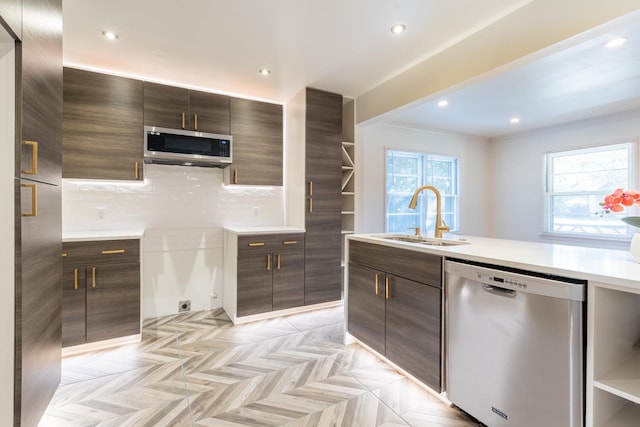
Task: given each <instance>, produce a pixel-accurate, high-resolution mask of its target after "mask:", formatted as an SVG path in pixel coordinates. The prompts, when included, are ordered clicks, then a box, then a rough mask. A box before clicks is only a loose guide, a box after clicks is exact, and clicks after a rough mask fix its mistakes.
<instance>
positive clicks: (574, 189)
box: [545, 143, 634, 238]
mask: <svg viewBox="0 0 640 427" xmlns="http://www.w3.org/2000/svg"><path fill="white" fill-rule="evenodd" d="M633 159H634V145H633V143H624V144H616V145H608V146H602V147H594V148H587V149H581V150H572V151H564V152H560V153H551V154H547V155H546V167H547V174H546V175H547V176H546V191H545V193H546V198H545V199H546V224H545V231H546V232H548V233H558V234H569V235H573V236H576V237H577V236H587V237H614V238H615V237H627V236H630V231H631V230H629V227H627V226H626V225H625V223H623V222H622V221H620V217H623V216H627V215H630V211H629V210H627V211H626V212H623V213H622V214H608V215H604V216H600V215H597V213H598V212H600V211H601V210H602V208H601V207H600V205H599V203H600V202H601V201H602V200H603V199H604V196H606V195H607V194H610V193H612V192H613V191H614V190H615V189H616V188H625V189H627V188H632V187H634V185H633V183H634V176H633V163H634V162H633ZM631 214H632V213H631Z"/></svg>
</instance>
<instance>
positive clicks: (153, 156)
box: [144, 126, 233, 168]
mask: <svg viewBox="0 0 640 427" xmlns="http://www.w3.org/2000/svg"><path fill="white" fill-rule="evenodd" d="M232 140H233V138H232V137H231V135H218V134H214V133H205V132H196V131H189V130H180V129H167V128H159V127H154V126H145V127H144V162H145V163H158V164H165V165H182V166H204V167H214V168H223V167H225V166H228V165H230V164H231V160H232V152H233V147H232Z"/></svg>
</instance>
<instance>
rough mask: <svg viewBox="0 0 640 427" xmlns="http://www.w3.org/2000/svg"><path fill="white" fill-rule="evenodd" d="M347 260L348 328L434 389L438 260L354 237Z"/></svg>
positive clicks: (438, 386) (439, 298) (439, 299)
mask: <svg viewBox="0 0 640 427" xmlns="http://www.w3.org/2000/svg"><path fill="white" fill-rule="evenodd" d="M349 258H350V262H349V275H348V298H347V311H348V323H347V329H348V332H349V333H350V334H351V335H353V336H354V337H356V338H358V339H359V340H361V341H362V342H363V343H365V344H367V345H368V346H370V347H371V348H372V349H374V350H375V351H377V352H378V353H380V354H382V355H385V356H386V357H387V358H388V359H389V360H390V361H392V362H393V363H395V364H396V365H398V366H399V367H401V368H402V369H404V370H406V371H407V372H409V373H410V374H412V375H413V376H415V377H416V378H417V379H419V380H420V381H422V382H424V383H425V384H427V385H428V386H429V387H430V388H432V389H433V390H435V391H437V392H440V391H441V389H442V385H441V349H442V334H441V331H442V323H441V318H442V316H441V314H442V308H441V307H442V285H441V284H442V281H441V277H442V258H441V257H440V256H436V255H430V254H425V253H421V252H415V251H411V250H406V249H398V248H392V247H386V246H382V245H374V244H369V243H363V242H357V241H350V242H349ZM407 276H408V277H407ZM420 278H421V279H420ZM416 279H418V280H416Z"/></svg>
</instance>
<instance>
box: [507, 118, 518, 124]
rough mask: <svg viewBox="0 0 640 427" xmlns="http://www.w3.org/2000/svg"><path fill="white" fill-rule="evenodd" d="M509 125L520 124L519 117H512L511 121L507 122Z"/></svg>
mask: <svg viewBox="0 0 640 427" xmlns="http://www.w3.org/2000/svg"><path fill="white" fill-rule="evenodd" d="M509 123H511V124H512V125H515V124H518V123H520V117H512V118H511V120H509Z"/></svg>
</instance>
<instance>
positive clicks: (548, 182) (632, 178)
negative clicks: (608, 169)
mask: <svg viewBox="0 0 640 427" xmlns="http://www.w3.org/2000/svg"><path fill="white" fill-rule="evenodd" d="M637 145H638V141H637V140H635V139H625V140H619V141H616V142H611V143H607V144H597V145H592V146H588V147H577V148H571V149H564V150H561V151H553V152H548V153H545V154H544V156H543V163H544V169H543V175H544V176H543V178H544V180H543V200H544V212H543V230H542V235H545V236H549V237H561V238H570V239H576V240H609V241H628V240H630V239H631V237H632V236H633V234H634V230H633V227H631V226H626V233H625V234H617V235H616V234H611V233H606V234H605V233H588V232H568V231H554V230H553V226H554V224H553V221H552V217H553V212H552V209H553V198H554V197H555V196H559V195H563V194H565V195H579V194H584V195H587V196H588V195H593V196H597V197H599V198H600V200H603V199H604V197H605V196H606V195H608V194H611V193H612V192H613V191H614V190H615V189H616V188H618V187H616V188H610V189H609V188H607V189H606V190H600V191H597V190H594V191H575V192H569V191H567V192H557V191H551V190H552V185H553V178H554V176H556V175H555V174H552V173H551V169H552V167H551V164H552V161H553V159H555V158H557V157H561V156H570V155H572V154H573V155H576V156H577V155H580V154H584V153H597V152H604V151H612V150H616V149H621V148H624V149H626V150H627V151H628V158H627V183H626V184H625V185H620V186H619V187H622V188H624V189H634V190H635V189H636V183H637V182H638V176H637V169H638V148H637ZM590 213H591V214H593V215H594V216H595V215H597V213H598V211H597V210H596V211H594V212H590ZM636 214H637V208H632V209H625V211H624V212H622V213H618V214H613V213H611V214H607V215H616V216H617V217H625V216H631V215H636Z"/></svg>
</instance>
